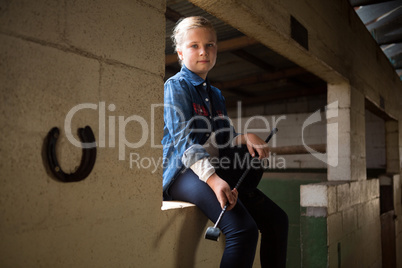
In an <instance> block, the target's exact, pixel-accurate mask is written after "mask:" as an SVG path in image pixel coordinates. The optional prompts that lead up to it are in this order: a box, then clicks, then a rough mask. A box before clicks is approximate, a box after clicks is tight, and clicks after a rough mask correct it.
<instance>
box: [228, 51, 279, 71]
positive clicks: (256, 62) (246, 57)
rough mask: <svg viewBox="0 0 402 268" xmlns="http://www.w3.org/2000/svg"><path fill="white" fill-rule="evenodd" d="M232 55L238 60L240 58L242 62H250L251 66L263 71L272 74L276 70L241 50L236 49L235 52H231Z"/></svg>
mask: <svg viewBox="0 0 402 268" xmlns="http://www.w3.org/2000/svg"><path fill="white" fill-rule="evenodd" d="M232 53H233V54H234V55H236V56H238V57H240V58H242V59H243V60H246V61H248V62H251V63H252V64H254V65H256V66H258V67H260V68H261V69H263V70H267V71H270V72H274V71H276V68H275V67H274V66H272V65H270V64H268V63H266V62H265V61H263V60H261V59H260V58H258V57H256V56H254V55H252V54H250V53H248V52H246V51H244V50H243V49H238V50H235V51H232Z"/></svg>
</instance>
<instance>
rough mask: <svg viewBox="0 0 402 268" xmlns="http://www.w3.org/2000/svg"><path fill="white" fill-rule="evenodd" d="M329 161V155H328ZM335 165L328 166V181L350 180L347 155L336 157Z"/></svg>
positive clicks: (349, 166)
mask: <svg viewBox="0 0 402 268" xmlns="http://www.w3.org/2000/svg"><path fill="white" fill-rule="evenodd" d="M328 159H329V161H335V160H331V156H328ZM337 161H338V163H337V166H335V167H333V166H331V165H329V166H328V180H329V181H350V180H351V161H350V158H348V157H339V158H338V159H337Z"/></svg>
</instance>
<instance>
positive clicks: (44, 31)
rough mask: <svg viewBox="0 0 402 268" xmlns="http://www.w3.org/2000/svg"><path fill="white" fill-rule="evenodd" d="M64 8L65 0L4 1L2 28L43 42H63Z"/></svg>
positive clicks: (0, 21)
mask: <svg viewBox="0 0 402 268" xmlns="http://www.w3.org/2000/svg"><path fill="white" fill-rule="evenodd" d="M64 8H65V6H64V2H63V1H51V0H38V1H26V0H17V1H4V4H2V10H1V16H0V29H1V31H2V32H5V33H7V32H9V33H13V34H14V35H19V36H24V37H28V38H32V39H35V40H40V41H43V42H51V43H62V37H63V36H62V33H63V23H64V19H65V18H64Z"/></svg>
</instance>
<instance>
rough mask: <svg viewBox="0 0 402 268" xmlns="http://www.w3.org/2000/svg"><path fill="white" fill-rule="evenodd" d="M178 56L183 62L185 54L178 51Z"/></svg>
mask: <svg viewBox="0 0 402 268" xmlns="http://www.w3.org/2000/svg"><path fill="white" fill-rule="evenodd" d="M177 56H178V57H179V59H180V60H183V52H182V51H181V50H177Z"/></svg>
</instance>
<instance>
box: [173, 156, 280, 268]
mask: <svg viewBox="0 0 402 268" xmlns="http://www.w3.org/2000/svg"><path fill="white" fill-rule="evenodd" d="M236 154H237V155H238V156H237V157H238V159H242V157H244V155H247V154H248V153H247V152H245V151H244V148H243V149H239V148H237V149H230V150H229V149H228V150H223V151H222V150H221V152H220V157H221V158H222V157H225V156H226V157H229V158H231V159H232V162H231V166H230V167H228V166H227V165H225V167H223V165H222V167H221V168H219V167H217V168H216V172H217V173H218V175H219V176H220V177H221V178H223V179H225V180H226V181H228V183H229V184H230V185H231V186H232V187H233V185H234V184H236V182H237V180H238V178H240V176H241V175H242V173H243V171H244V169H245V168H246V165H247V164H244V162H242V163H243V164H244V165H240V164H239V163H235V162H234V161H236V160H233V159H234V158H233V157H235V156H236ZM239 156H240V157H239ZM225 163H227V162H225ZM235 165H237V166H235ZM262 172H263V170H262V169H258V168H253V169H251V170H250V172H249V174H248V176H247V177H246V179H245V180H244V182H245V183H244V185H243V184H242V186H241V187H239V189H238V190H239V200H238V201H237V204H236V206H235V207H234V208H233V209H232V210H230V211H227V212H226V213H225V214H224V216H223V217H222V220H221V222H220V224H219V226H218V227H219V228H220V229H221V231H222V233H223V234H225V237H226V245H225V251H224V253H223V257H222V260H221V267H230V268H235V267H239V268H245V267H252V264H253V261H254V256H255V250H256V245H257V240H258V230H260V232H261V248H260V258H261V259H260V260H261V266H262V267H286V250H287V239H288V217H287V215H286V213H285V212H284V211H283V210H282V209H281V208H280V207H279V206H278V205H276V204H275V203H274V202H273V201H272V200H271V199H269V198H268V197H267V196H266V195H265V194H263V193H262V192H261V191H260V190H258V189H257V188H256V184H258V182H259V181H260V179H261V176H262ZM258 176H259V177H258ZM242 187H243V188H242ZM169 194H170V196H171V197H172V198H173V200H181V201H186V202H190V203H193V204H195V205H196V206H197V207H198V208H199V209H201V211H202V212H203V213H204V214H205V215H206V216H207V217H208V218H209V219H210V220H211V221H213V222H215V221H216V220H217V218H218V216H219V214H220V212H221V210H222V209H221V207H220V204H219V202H218V200H217V198H216V196H215V193H214V192H213V191H212V189H211V188H210V187H209V186H208V185H207V184H206V183H204V182H202V181H200V180H199V179H198V176H197V175H195V173H194V172H193V171H192V170H191V169H188V170H186V171H185V172H183V173H182V174H181V175H180V176H179V177H178V178H177V179H176V180H175V182H174V183H173V184H172V185H171V186H170V189H169Z"/></svg>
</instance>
